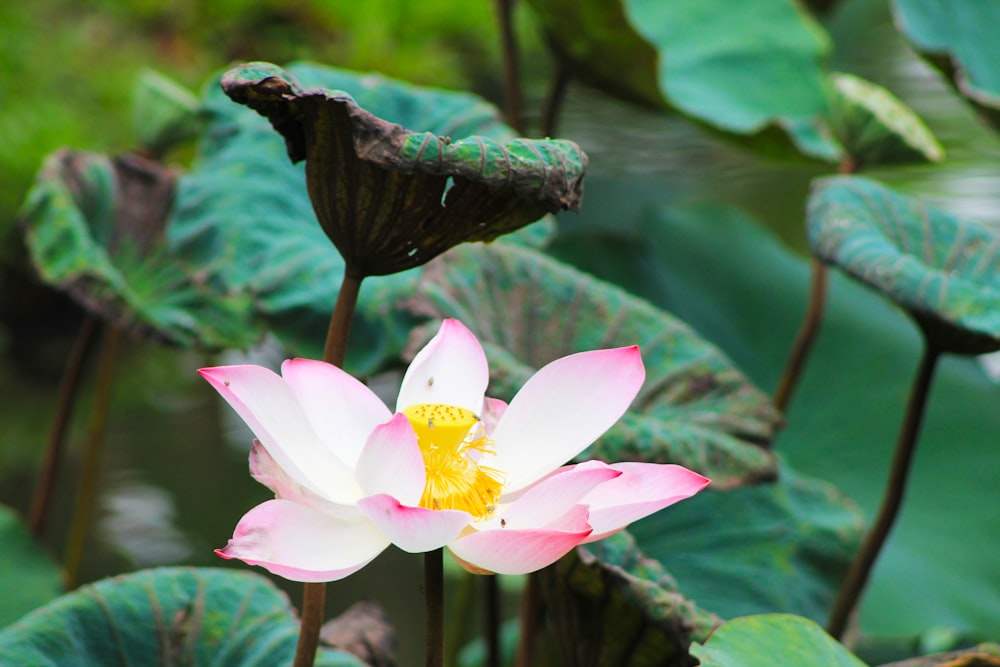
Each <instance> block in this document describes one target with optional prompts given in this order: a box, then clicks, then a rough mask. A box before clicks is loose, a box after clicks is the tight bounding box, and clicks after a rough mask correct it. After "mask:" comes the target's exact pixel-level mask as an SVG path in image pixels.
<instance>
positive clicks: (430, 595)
mask: <svg viewBox="0 0 1000 667" xmlns="http://www.w3.org/2000/svg"><path fill="white" fill-rule="evenodd" d="M424 598H425V605H426V609H427V613H426V616H427V618H426V619H425V622H426V624H427V626H426V627H427V630H426V633H425V635H424V667H444V549H434V550H433V551H428V552H427V553H425V554H424Z"/></svg>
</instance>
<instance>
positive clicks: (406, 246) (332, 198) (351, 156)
mask: <svg viewBox="0 0 1000 667" xmlns="http://www.w3.org/2000/svg"><path fill="white" fill-rule="evenodd" d="M222 87H223V90H225V91H226V94H228V95H229V96H230V97H231V98H232V99H233V100H234V101H236V102H239V103H241V104H245V105H247V106H249V107H251V108H253V109H255V110H256V111H258V112H259V113H261V114H262V115H264V116H266V117H267V118H268V119H269V120H270V121H271V123H272V124H273V125H274V127H275V129H276V130H277V131H278V132H280V133H281V134H282V136H284V138H285V142H286V144H287V146H288V155H289V157H290V158H291V159H292V160H293V161H295V162H297V161H299V160H305V161H306V181H307V185H308V189H309V196H310V198H311V199H312V202H313V208H314V209H315V211H316V216H317V218H318V219H319V222H320V226H321V227H322V228H323V230H324V231H325V232H326V234H327V236H328V237H329V238H330V240H331V241H332V242H333V243H334V245H336V246H337V249H338V250H339V251H340V253H341V255H343V257H344V260H345V266H346V272H347V273H348V274H349V275H353V276H354V277H358V278H363V277H365V276H377V275H387V274H391V273H397V272H399V271H405V270H406V269H409V268H413V267H415V266H420V265H421V264H424V263H426V262H427V261H429V260H431V259H433V258H434V257H436V256H437V255H439V254H440V253H442V252H444V251H445V250H447V249H448V248H451V247H452V246H455V245H457V244H459V243H463V242H466V241H492V240H493V239H495V238H496V237H498V236H500V235H502V234H507V233H510V232H513V231H516V230H517V229H520V228H521V227H524V226H525V225H527V224H528V223H530V222H533V221H535V220H537V219H538V218H540V217H541V216H542V215H543V214H545V213H546V212H548V213H555V212H556V211H559V210H563V209H572V210H578V209H579V206H580V201H581V199H582V197H583V175H584V172H585V171H586V167H587V157H586V155H585V154H584V153H583V151H581V150H580V149H579V147H578V146H577V145H576V144H574V143H572V142H569V141H559V140H532V139H513V140H510V141H503V142H501V141H496V140H494V139H492V138H490V137H485V136H471V137H465V138H458V139H454V140H453V139H451V138H450V137H440V136H437V135H435V134H433V133H431V132H414V131H410V130H407V129H405V128H404V127H402V126H401V125H399V124H397V123H393V122H390V121H386V120H383V119H381V118H379V117H378V116H375V115H374V114H373V113H371V112H370V111H368V110H366V109H363V108H362V107H360V106H359V105H358V104H357V102H356V101H355V100H354V98H353V97H351V95H350V94H349V93H346V92H344V91H336V90H328V89H323V88H315V89H309V88H303V87H302V86H300V85H299V83H298V82H297V81H296V79H295V78H294V77H293V76H292V75H291V74H290V73H289V72H287V71H285V70H283V69H281V68H280V67H277V66H275V65H271V64H269V63H250V64H247V65H243V66H241V67H238V68H236V69H233V70H230V71H229V72H227V73H226V75H225V76H224V77H223V79H222Z"/></svg>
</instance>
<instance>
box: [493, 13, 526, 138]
mask: <svg viewBox="0 0 1000 667" xmlns="http://www.w3.org/2000/svg"><path fill="white" fill-rule="evenodd" d="M496 6H497V19H498V20H499V23H500V50H501V52H502V54H503V102H504V116H505V117H506V120H507V124H508V125H510V126H511V127H512V128H514V129H515V130H517V132H518V133H519V134H524V127H522V123H521V73H520V67H519V66H518V52H517V34H516V33H515V31H514V16H513V14H514V0H496Z"/></svg>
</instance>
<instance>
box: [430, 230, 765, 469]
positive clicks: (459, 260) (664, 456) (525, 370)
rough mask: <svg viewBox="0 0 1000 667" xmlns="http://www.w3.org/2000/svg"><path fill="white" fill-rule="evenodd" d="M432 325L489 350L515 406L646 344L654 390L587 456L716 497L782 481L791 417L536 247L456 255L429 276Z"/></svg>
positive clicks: (677, 328)
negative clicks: (574, 365) (555, 368)
mask: <svg viewBox="0 0 1000 667" xmlns="http://www.w3.org/2000/svg"><path fill="white" fill-rule="evenodd" d="M419 297H420V299H419V302H417V303H416V304H415V306H414V307H415V308H416V310H417V312H419V313H420V314H426V315H431V316H435V317H446V316H447V317H457V318H459V319H461V320H462V321H463V322H465V323H466V324H467V325H468V326H469V327H470V328H472V330H473V331H475V332H476V334H477V335H478V336H479V339H480V340H481V341H482V342H483V345H484V347H485V348H486V350H487V356H489V358H490V373H491V391H492V392H493V393H494V394H496V395H498V396H501V397H504V398H506V399H510V398H511V397H512V396H513V394H514V393H515V392H516V391H517V389H518V388H519V387H520V386H521V385H522V384H524V382H525V381H526V380H527V379H528V377H529V376H530V375H531V374H532V373H533V372H534V371H535V370H537V369H538V368H540V367H541V366H543V365H544V364H546V363H548V362H550V361H552V360H554V359H557V358H559V357H562V356H565V355H567V354H570V353H573V352H579V351H582V350H592V349H599V348H608V347H617V346H624V345H632V344H637V345H639V348H640V350H641V351H642V354H643V359H644V361H645V364H646V382H645V383H644V385H643V387H642V389H641V390H640V392H639V395H638V396H637V397H636V399H635V401H634V402H633V404H632V409H631V410H630V411H629V412H628V413H626V415H625V417H624V418H623V419H622V421H621V422H620V423H619V424H617V425H616V426H614V427H613V428H612V429H611V430H610V431H609V432H608V433H607V434H606V435H605V436H604V437H602V438H601V440H599V441H598V443H597V444H596V445H594V446H593V447H591V448H590V449H588V450H587V451H586V452H585V453H584V454H583V455H582V456H583V457H585V458H592V457H598V458H602V459H605V460H615V461H620V460H643V461H654V462H672V463H680V464H682V465H685V466H687V467H689V468H692V469H694V470H697V471H698V472H700V473H702V474H704V475H706V476H708V477H710V478H711V479H712V481H713V484H714V485H715V486H716V487H728V486H733V485H736V484H740V483H746V482H750V481H754V480H759V479H761V478H765V477H770V476H773V474H774V459H773V458H772V456H771V455H770V453H769V452H768V451H767V450H766V449H764V448H763V447H762V446H761V445H766V444H767V443H768V441H769V440H770V438H771V436H772V435H773V433H774V430H775V428H776V427H777V425H778V423H779V421H780V418H779V417H778V415H777V413H776V411H775V410H774V408H773V407H771V404H770V401H769V400H768V399H767V397H766V396H764V395H763V394H762V393H760V392H759V391H758V390H757V389H755V388H754V387H753V386H752V385H751V384H750V383H749V382H747V381H746V379H745V378H744V377H743V375H742V374H741V373H740V372H739V371H738V370H737V369H736V368H734V367H733V366H732V364H730V363H729V361H728V360H727V359H726V358H725V356H723V355H722V354H720V353H719V351H718V350H717V349H715V348H714V347H713V346H711V345H709V344H707V343H705V342H704V341H703V340H701V339H700V338H698V336H697V335H696V334H695V333H694V332H693V331H691V330H690V329H689V328H688V327H687V326H685V325H684V324H683V323H682V322H680V321H678V320H677V319H676V318H674V317H672V316H671V315H669V314H667V313H665V312H662V311H659V310H657V309H656V308H653V307H652V306H650V305H649V304H648V303H646V302H644V301H642V300H640V299H636V298H635V297H632V296H630V295H629V294H627V293H626V292H624V291H622V290H620V289H618V288H615V287H613V286H611V285H608V284H606V283H601V282H599V281H597V280H594V279H593V278H590V277H588V276H587V275H585V274H582V273H580V272H579V271H575V270H573V269H572V268H570V267H567V266H565V265H562V264H560V263H559V262H556V261H553V260H552V259H550V258H547V257H545V256H544V255H542V254H540V253H538V252H537V251H533V250H530V249H527V248H519V247H516V246H513V245H509V244H504V243H497V244H494V245H492V246H479V247H473V246H470V247H465V248H456V249H455V250H454V251H452V252H451V253H449V254H447V255H445V256H444V257H442V258H440V259H439V260H437V262H435V263H434V264H432V265H430V266H428V268H427V269H426V270H425V273H424V277H423V280H422V281H421V283H420V287H419Z"/></svg>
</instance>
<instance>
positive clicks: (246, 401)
mask: <svg viewBox="0 0 1000 667" xmlns="http://www.w3.org/2000/svg"><path fill="white" fill-rule="evenodd" d="M198 372H199V373H201V376H202V377H204V378H205V379H206V380H207V381H208V382H209V384H211V385H212V386H213V387H215V389H216V391H218V392H219V393H220V394H221V395H222V397H223V398H224V399H226V402H228V403H229V405H230V406H232V408H233V409H234V410H235V411H236V413H237V414H238V415H239V416H240V418H242V419H243V421H244V422H246V424H247V426H249V427H250V430H251V431H253V433H254V435H256V436H257V439H258V440H260V442H261V444H263V445H264V448H265V449H267V451H268V453H269V454H270V455H271V456H272V457H273V458H274V460H275V461H276V462H277V463H278V465H279V466H280V467H281V469H282V470H284V471H285V472H286V473H288V475H290V476H291V477H292V478H294V479H295V481H297V482H299V483H300V484H302V485H303V486H306V487H308V488H309V489H310V490H312V491H313V492H314V493H317V494H319V495H320V496H323V497H325V498H328V499H330V500H332V501H333V502H340V503H347V504H353V503H354V502H355V501H356V500H357V499H358V498H360V497H361V489H360V488H358V485H357V484H356V483H355V482H354V475H353V473H352V471H351V470H350V469H349V468H348V467H347V466H346V465H344V463H343V461H342V460H341V459H339V458H338V457H337V456H335V455H334V454H333V453H332V452H331V451H330V450H329V449H328V448H327V447H326V446H325V445H323V443H322V442H321V441H320V440H319V438H318V437H317V436H316V433H315V432H314V431H313V429H312V427H311V426H310V425H309V421H308V420H307V419H306V415H305V412H303V410H302V407H301V406H300V405H299V404H298V401H297V400H296V398H295V395H294V394H293V393H292V390H291V389H290V388H289V387H288V384H286V383H285V381H284V380H283V379H282V378H281V377H280V376H279V375H278V374H277V373H274V372H273V371H270V370H268V369H267V368H264V367H262V366H219V367H216V368H203V369H201V370H200V371H198Z"/></svg>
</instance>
